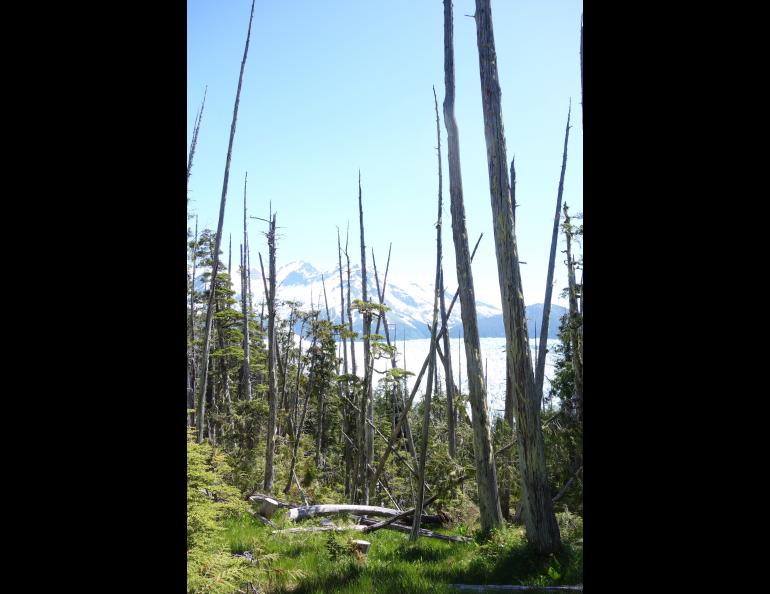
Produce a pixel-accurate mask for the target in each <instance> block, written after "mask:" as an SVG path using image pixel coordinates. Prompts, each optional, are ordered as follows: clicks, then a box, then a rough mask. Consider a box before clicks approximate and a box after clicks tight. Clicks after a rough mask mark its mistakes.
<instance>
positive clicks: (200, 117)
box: [187, 29, 582, 201]
mask: <svg viewBox="0 0 770 594" xmlns="http://www.w3.org/2000/svg"><path fill="white" fill-rule="evenodd" d="M581 31H582V29H581ZM208 90H209V86H208V85H206V88H205V89H204V90H203V101H202V102H201V108H200V110H198V114H197V115H196V117H195V128H194V129H193V135H192V141H191V142H190V154H189V155H188V157H187V184H188V186H189V184H190V172H191V171H192V166H193V157H194V156H195V147H196V146H197V144H198V132H200V129H201V120H203V108H204V107H206V93H207V92H208ZM188 201H189V198H188Z"/></svg>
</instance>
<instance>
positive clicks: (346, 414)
mask: <svg viewBox="0 0 770 594" xmlns="http://www.w3.org/2000/svg"><path fill="white" fill-rule="evenodd" d="M337 260H338V263H339V271H340V325H342V326H345V291H344V289H343V286H344V283H343V280H342V246H341V245H340V228H339V227H337ZM340 334H341V335H342V360H343V368H342V369H343V371H344V373H345V375H347V374H348V345H347V339H346V338H345V333H344V332H342V331H340ZM340 395H342V386H340ZM345 396H346V397H347V399H348V400H349V399H350V391H349V390H348V388H347V384H346V385H345ZM349 420H350V411H349V410H348V407H347V405H343V407H342V430H343V432H344V433H345V435H350V422H349ZM344 448H345V449H344V458H345V496H346V497H350V494H351V493H350V482H351V481H350V478H351V477H350V474H351V471H352V468H353V450H352V449H351V447H350V444H349V443H348V442H347V440H346V441H345V446H344Z"/></svg>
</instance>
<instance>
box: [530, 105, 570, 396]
mask: <svg viewBox="0 0 770 594" xmlns="http://www.w3.org/2000/svg"><path fill="white" fill-rule="evenodd" d="M571 113H572V101H571V100H570V106H569V110H568V111H567V127H566V128H565V130H564V154H563V155H562V158H561V175H560V176H559V190H558V191H557V192H556V214H555V215H554V217H553V233H552V234H551V254H550V256H549V258H548V277H547V278H546V281H545V300H544V301H543V323H542V325H541V327H540V350H539V352H538V355H537V368H536V369H535V391H536V392H537V393H538V394H540V395H541V397H542V394H543V378H544V376H545V356H546V354H547V353H548V322H549V321H550V317H551V293H552V292H553V270H554V265H555V263H556V243H557V242H558V239H559V217H560V215H561V197H562V194H563V193H564V172H565V171H566V170H567V142H569V127H570V126H569V118H570V114H571Z"/></svg>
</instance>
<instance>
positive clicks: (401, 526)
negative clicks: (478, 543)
mask: <svg viewBox="0 0 770 594" xmlns="http://www.w3.org/2000/svg"><path fill="white" fill-rule="evenodd" d="M359 522H361V524H362V525H364V526H371V525H373V524H375V523H376V522H375V521H374V520H369V519H367V518H361V519H360V520H359ZM385 530H395V531H396V532H403V533H404V534H410V533H411V532H412V527H411V526H405V525H404V524H390V525H388V526H386V527H385ZM419 536H426V537H428V538H437V539H439V540H446V541H448V542H470V541H472V540H473V539H472V538H469V537H467V536H449V535H447V534H441V533H440V532H433V531H432V530H425V529H424V528H420V532H419Z"/></svg>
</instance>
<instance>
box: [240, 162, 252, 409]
mask: <svg viewBox="0 0 770 594" xmlns="http://www.w3.org/2000/svg"><path fill="white" fill-rule="evenodd" d="M248 177H249V174H248V172H247V173H246V175H245V176H244V178H243V252H242V255H241V304H242V306H243V380H242V381H243V383H242V386H241V398H245V399H246V400H251V369H250V351H249V303H248V295H249V291H248V266H247V259H246V253H247V250H248V245H249V239H248V235H247V233H246V182H247V181H248Z"/></svg>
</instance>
